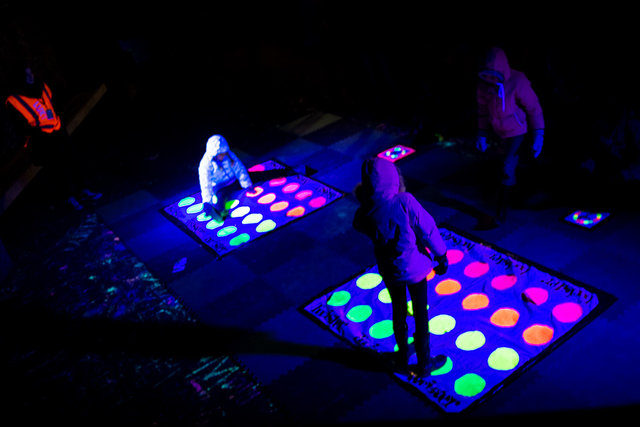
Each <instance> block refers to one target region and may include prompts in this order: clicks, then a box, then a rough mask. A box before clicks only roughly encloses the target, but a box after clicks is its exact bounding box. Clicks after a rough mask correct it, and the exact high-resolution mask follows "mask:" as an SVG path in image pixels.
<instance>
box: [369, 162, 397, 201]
mask: <svg viewBox="0 0 640 427" xmlns="http://www.w3.org/2000/svg"><path fill="white" fill-rule="evenodd" d="M400 183H401V182H400V174H399V172H398V168H397V167H396V165H395V164H393V162H390V161H388V160H385V159H381V158H379V157H374V158H371V159H367V160H365V161H364V162H363V163H362V185H363V186H364V187H365V189H366V190H367V191H368V192H370V193H372V194H373V195H374V196H381V197H384V198H389V197H392V196H394V195H396V194H398V193H399V192H400Z"/></svg>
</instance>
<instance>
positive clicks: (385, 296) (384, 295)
mask: <svg viewBox="0 0 640 427" xmlns="http://www.w3.org/2000/svg"><path fill="white" fill-rule="evenodd" d="M378 299H379V300H380V302H383V303H385V304H390V303H391V294H390V293H389V289H387V288H384V289H383V290H381V291H380V293H379V294H378Z"/></svg>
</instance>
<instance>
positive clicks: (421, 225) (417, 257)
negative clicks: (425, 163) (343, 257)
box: [353, 157, 448, 376]
mask: <svg viewBox="0 0 640 427" xmlns="http://www.w3.org/2000/svg"><path fill="white" fill-rule="evenodd" d="M356 197H357V198H358V200H359V202H360V207H359V208H358V209H357V211H356V213H355V216H354V219H353V227H354V228H355V229H356V230H358V231H360V232H362V233H364V234H366V235H367V236H368V237H369V238H370V239H371V241H372V243H373V249H374V254H375V257H376V261H377V263H378V270H379V271H380V274H381V275H382V278H383V279H384V282H385V285H386V286H387V289H388V290H389V294H390V295H391V303H392V307H393V332H394V334H395V338H396V342H397V344H398V348H399V351H398V361H399V363H400V365H401V367H402V368H403V369H404V368H406V367H407V363H408V356H409V349H408V344H407V321H406V320H407V319H406V316H407V299H406V292H407V288H408V289H409V294H410V296H411V300H412V303H413V307H414V319H415V324H416V333H415V335H414V339H415V341H414V342H415V349H416V355H417V358H418V365H417V367H416V369H415V370H413V372H414V374H415V375H417V376H427V375H430V373H431V372H432V371H434V370H436V369H439V368H440V367H442V366H443V365H444V362H445V361H446V357H445V356H444V355H439V356H437V357H430V349H429V319H428V314H427V280H426V278H427V275H428V274H429V272H430V271H431V270H432V268H434V267H435V271H436V273H438V274H445V273H446V271H447V268H448V261H447V256H446V253H447V248H446V245H445V243H444V240H443V239H442V236H440V232H439V230H438V228H437V227H436V224H435V221H434V220H433V218H432V217H431V215H429V213H428V212H427V211H426V210H425V209H424V208H423V207H422V205H421V204H420V203H419V202H418V201H417V200H416V198H415V197H414V196H413V195H412V194H410V193H407V192H405V191H404V188H403V184H402V178H401V175H400V173H399V171H398V169H397V167H396V166H395V164H394V163H392V162H390V161H388V160H384V159H381V158H378V157H375V158H371V159H367V160H365V161H364V163H363V164H362V182H361V183H360V184H359V186H358V187H357V188H356ZM426 248H428V249H429V252H428V251H427V250H426ZM434 261H435V262H434Z"/></svg>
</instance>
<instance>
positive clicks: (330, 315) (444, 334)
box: [304, 227, 605, 412]
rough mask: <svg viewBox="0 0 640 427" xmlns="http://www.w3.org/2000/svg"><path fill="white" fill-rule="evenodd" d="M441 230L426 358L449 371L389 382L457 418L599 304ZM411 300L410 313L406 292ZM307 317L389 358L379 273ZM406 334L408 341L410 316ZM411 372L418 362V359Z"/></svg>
mask: <svg viewBox="0 0 640 427" xmlns="http://www.w3.org/2000/svg"><path fill="white" fill-rule="evenodd" d="M440 230H441V233H442V236H443V238H444V240H445V242H446V244H447V248H448V251H447V257H448V259H449V263H450V266H449V270H448V272H447V274H445V275H443V276H436V275H435V273H434V272H433V271H432V272H431V273H430V274H429V276H428V277H427V279H428V281H427V283H428V286H429V293H428V300H429V305H428V307H429V319H430V320H429V329H430V343H431V344H430V347H431V352H432V356H435V355H436V354H444V355H446V356H447V363H446V364H445V366H444V367H442V368H441V369H439V370H438V371H436V372H434V373H433V375H432V376H430V377H427V378H424V379H416V378H414V377H412V376H407V375H402V374H398V373H395V374H394V375H396V376H397V377H398V378H399V379H400V380H402V381H405V382H407V383H409V384H411V385H412V386H414V387H415V388H416V389H417V390H419V391H420V392H421V393H422V394H424V396H426V397H427V398H428V399H429V400H431V401H433V402H434V403H436V404H437V405H438V406H439V407H440V408H441V409H442V410H444V411H445V412H460V411H463V410H465V409H467V408H468V407H470V406H471V405H474V404H477V403H479V402H481V401H482V400H484V398H486V397H489V396H490V395H491V394H492V393H493V392H495V391H497V390H498V389H499V388H501V387H502V385H504V383H505V382H506V381H507V380H509V379H513V376H514V374H515V373H516V372H521V371H522V370H523V368H525V367H528V366H530V365H531V364H532V363H534V361H536V360H537V359H539V358H540V357H542V355H543V353H545V350H546V351H547V352H548V351H551V349H552V348H554V347H555V345H558V344H559V343H560V342H561V341H563V340H565V339H567V338H568V337H569V332H575V331H576V330H577V329H578V328H579V327H581V326H582V325H584V324H585V323H586V322H588V321H589V320H590V318H592V317H594V316H596V315H597V314H596V313H597V312H596V311H594V310H595V309H596V307H598V306H599V305H600V307H598V308H599V309H601V308H602V307H603V306H604V305H605V304H604V303H603V301H604V300H603V299H602V298H600V300H599V298H598V295H597V294H596V291H595V290H593V289H591V290H588V289H586V287H585V285H581V286H578V285H576V284H575V283H572V282H571V281H567V280H566V279H561V278H559V277H556V276H555V275H554V274H551V273H549V272H546V271H543V270H542V269H540V268H538V267H536V266H534V265H532V264H531V263H526V262H523V261H521V260H519V259H517V258H515V257H514V255H512V254H506V253H504V252H500V251H497V250H495V249H493V248H492V247H490V246H488V245H486V244H483V243H479V242H477V241H473V240H471V239H470V238H466V237H463V236H462V235H460V234H456V233H455V232H453V231H451V230H449V229H447V228H445V227H442V228H441V229H440ZM597 292H600V291H597ZM602 295H604V293H603V294H602ZM407 301H408V312H409V313H410V314H412V313H413V306H412V303H411V301H410V297H409V293H408V292H407ZM304 311H305V312H306V313H307V314H308V315H310V316H311V317H312V318H314V319H316V320H317V321H319V322H320V323H321V324H322V325H323V326H325V327H327V328H328V329H329V330H331V331H332V332H333V333H335V334H337V335H339V336H341V337H342V338H344V339H346V340H347V341H349V342H351V343H353V344H355V345H356V346H360V347H365V348H368V349H372V350H374V351H376V352H379V353H387V354H390V353H391V352H393V351H394V350H395V347H396V343H395V338H394V335H393V326H392V321H391V318H392V317H391V298H390V296H389V292H388V291H387V289H386V287H385V285H384V282H383V280H382V277H381V276H380V275H379V274H378V270H377V266H375V265H374V266H373V267H370V268H368V269H367V270H365V271H364V272H363V273H361V274H359V275H358V276H357V277H355V278H353V279H352V280H349V281H348V282H346V283H344V284H343V285H341V286H339V287H337V288H335V289H333V290H331V291H330V292H328V293H326V294H324V295H322V296H321V297H319V298H317V299H315V300H314V301H312V302H311V303H309V304H308V305H306V306H305V307H304ZM590 314H591V315H590ZM408 326H409V337H412V335H413V331H414V325H413V317H409V320H408ZM412 342H413V338H410V339H409V343H410V344H411V343H412ZM410 363H412V364H415V363H416V356H415V353H414V354H412V356H411V359H410ZM510 377H512V378H510Z"/></svg>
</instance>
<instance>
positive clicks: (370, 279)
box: [356, 273, 382, 289]
mask: <svg viewBox="0 0 640 427" xmlns="http://www.w3.org/2000/svg"><path fill="white" fill-rule="evenodd" d="M380 283H382V276H381V275H379V274H378V273H365V274H363V275H362V276H360V277H358V279H357V280H356V286H357V287H359V288H360V289H373V288H375V287H376V286H378V285H379V284H380Z"/></svg>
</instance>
